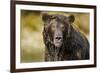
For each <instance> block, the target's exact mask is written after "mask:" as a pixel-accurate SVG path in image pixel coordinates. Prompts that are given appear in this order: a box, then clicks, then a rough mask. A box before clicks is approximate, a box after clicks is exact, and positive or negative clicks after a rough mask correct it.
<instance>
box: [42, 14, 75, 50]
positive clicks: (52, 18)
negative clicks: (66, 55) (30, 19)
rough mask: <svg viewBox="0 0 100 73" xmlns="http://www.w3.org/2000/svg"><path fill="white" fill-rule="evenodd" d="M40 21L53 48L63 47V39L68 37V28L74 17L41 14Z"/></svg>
mask: <svg viewBox="0 0 100 73" xmlns="http://www.w3.org/2000/svg"><path fill="white" fill-rule="evenodd" d="M42 20H43V22H44V29H45V30H46V33H47V34H48V36H49V38H50V41H52V42H53V44H54V45H55V47H58V48H60V47H61V46H62V45H63V42H64V41H65V38H66V37H67V36H69V33H70V26H71V24H72V23H73V22H74V20H75V17H74V16H73V15H69V16H65V15H60V14H52V15H51V14H47V13H43V14H42Z"/></svg>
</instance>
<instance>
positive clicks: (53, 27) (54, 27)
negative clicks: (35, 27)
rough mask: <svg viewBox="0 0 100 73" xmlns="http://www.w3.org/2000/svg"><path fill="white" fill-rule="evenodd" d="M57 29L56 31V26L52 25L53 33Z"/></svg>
mask: <svg viewBox="0 0 100 73" xmlns="http://www.w3.org/2000/svg"><path fill="white" fill-rule="evenodd" d="M55 29H56V26H55V25H54V24H53V23H52V25H51V30H52V31H55Z"/></svg>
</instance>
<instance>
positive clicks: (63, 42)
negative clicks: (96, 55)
mask: <svg viewBox="0 0 100 73" xmlns="http://www.w3.org/2000/svg"><path fill="white" fill-rule="evenodd" d="M42 20H43V22H44V30H43V40H44V44H45V47H46V48H45V61H66V60H86V59H89V42H88V40H87V38H86V37H85V36H84V35H83V34H82V33H81V32H80V30H79V29H77V28H75V27H74V25H73V22H74V21H75V17H74V15H69V16H65V15H61V14H48V13H43V14H42Z"/></svg>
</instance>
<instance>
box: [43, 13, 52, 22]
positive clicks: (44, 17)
mask: <svg viewBox="0 0 100 73" xmlns="http://www.w3.org/2000/svg"><path fill="white" fill-rule="evenodd" d="M42 20H43V22H47V21H48V20H50V15H49V14H47V13H42Z"/></svg>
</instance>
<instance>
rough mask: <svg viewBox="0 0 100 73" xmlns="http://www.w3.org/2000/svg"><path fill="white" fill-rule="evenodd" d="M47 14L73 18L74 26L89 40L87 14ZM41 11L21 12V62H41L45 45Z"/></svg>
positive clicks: (51, 12)
mask: <svg viewBox="0 0 100 73" xmlns="http://www.w3.org/2000/svg"><path fill="white" fill-rule="evenodd" d="M48 13H49V14H63V15H70V14H73V15H74V16H75V22H74V24H75V25H77V26H78V28H79V29H80V31H81V32H82V33H83V34H85V36H86V37H87V38H88V40H89V20H90V18H89V13H75V12H53V11H50V12H48ZM41 17H42V16H41V11H33V10H21V36H20V37H21V40H20V41H21V52H20V53H21V62H22V63H23V62H25V63H28V62H43V61H44V52H45V45H44V43H43V37H42V31H43V21H42V18H41Z"/></svg>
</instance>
